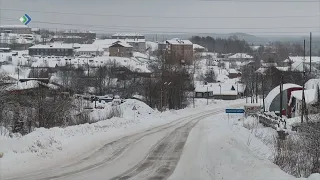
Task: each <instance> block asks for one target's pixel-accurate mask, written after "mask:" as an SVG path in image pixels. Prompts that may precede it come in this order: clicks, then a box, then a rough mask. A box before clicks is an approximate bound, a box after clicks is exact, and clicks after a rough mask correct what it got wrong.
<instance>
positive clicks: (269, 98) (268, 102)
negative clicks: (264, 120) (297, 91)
mask: <svg viewBox="0 0 320 180" xmlns="http://www.w3.org/2000/svg"><path fill="white" fill-rule="evenodd" d="M290 88H302V87H301V86H299V85H297V84H290V83H288V84H283V89H282V90H283V91H285V90H287V89H290ZM279 93H280V86H277V87H275V88H274V89H272V90H271V91H270V92H269V94H268V95H267V97H266V98H265V99H264V103H265V106H266V107H265V108H266V111H269V108H270V105H271V103H272V101H273V100H274V98H276V97H277V95H278V94H279Z"/></svg>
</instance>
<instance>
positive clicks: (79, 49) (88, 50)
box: [75, 46, 103, 52]
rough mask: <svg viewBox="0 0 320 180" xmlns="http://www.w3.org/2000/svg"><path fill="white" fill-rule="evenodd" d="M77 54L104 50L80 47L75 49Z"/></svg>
mask: <svg viewBox="0 0 320 180" xmlns="http://www.w3.org/2000/svg"><path fill="white" fill-rule="evenodd" d="M75 51H76V52H93V51H103V49H102V48H99V47H95V46H87V47H80V48H78V49H75Z"/></svg>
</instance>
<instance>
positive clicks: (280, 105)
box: [280, 72, 283, 118]
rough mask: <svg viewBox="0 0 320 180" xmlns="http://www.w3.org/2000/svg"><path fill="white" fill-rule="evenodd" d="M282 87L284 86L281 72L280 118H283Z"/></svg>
mask: <svg viewBox="0 0 320 180" xmlns="http://www.w3.org/2000/svg"><path fill="white" fill-rule="evenodd" d="M282 85H283V74H282V72H281V78H280V117H281V118H282V99H283V97H282Z"/></svg>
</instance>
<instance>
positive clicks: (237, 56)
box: [228, 53, 253, 59]
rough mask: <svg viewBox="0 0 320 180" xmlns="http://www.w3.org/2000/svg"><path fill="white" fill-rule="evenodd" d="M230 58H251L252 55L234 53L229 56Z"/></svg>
mask: <svg viewBox="0 0 320 180" xmlns="http://www.w3.org/2000/svg"><path fill="white" fill-rule="evenodd" d="M228 58H230V59H253V57H252V56H250V55H248V54H246V53H236V54H234V55H232V56H229V57H228Z"/></svg>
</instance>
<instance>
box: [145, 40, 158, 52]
mask: <svg viewBox="0 0 320 180" xmlns="http://www.w3.org/2000/svg"><path fill="white" fill-rule="evenodd" d="M146 45H147V48H148V47H150V48H151V51H156V50H157V49H158V43H156V42H152V41H146Z"/></svg>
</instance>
